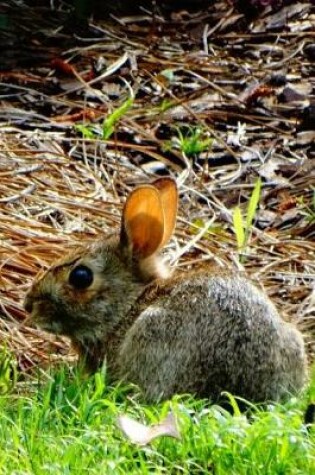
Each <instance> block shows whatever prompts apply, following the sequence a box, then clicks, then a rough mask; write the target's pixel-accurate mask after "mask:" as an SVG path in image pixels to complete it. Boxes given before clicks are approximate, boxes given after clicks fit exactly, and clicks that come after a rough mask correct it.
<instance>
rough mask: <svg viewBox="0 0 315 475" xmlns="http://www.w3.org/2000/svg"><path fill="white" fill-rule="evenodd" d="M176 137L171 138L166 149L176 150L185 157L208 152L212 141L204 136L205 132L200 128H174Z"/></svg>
mask: <svg viewBox="0 0 315 475" xmlns="http://www.w3.org/2000/svg"><path fill="white" fill-rule="evenodd" d="M176 132H177V135H176V136H174V137H173V139H172V140H171V142H170V143H168V145H167V147H166V148H167V149H168V150H169V149H170V148H177V149H179V150H180V151H181V152H182V153H183V154H185V155H186V157H191V156H193V155H197V154H198V153H201V152H205V151H206V150H209V148H211V146H212V142H213V139H212V138H210V137H207V136H206V131H205V130H204V129H202V128H201V127H184V128H181V129H180V128H179V127H177V128H176Z"/></svg>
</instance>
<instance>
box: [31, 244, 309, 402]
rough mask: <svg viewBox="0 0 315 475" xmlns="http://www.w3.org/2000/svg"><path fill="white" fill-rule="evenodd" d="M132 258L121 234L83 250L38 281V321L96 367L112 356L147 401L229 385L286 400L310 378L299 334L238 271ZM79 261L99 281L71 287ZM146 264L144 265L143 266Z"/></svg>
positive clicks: (113, 366)
mask: <svg viewBox="0 0 315 475" xmlns="http://www.w3.org/2000/svg"><path fill="white" fill-rule="evenodd" d="M147 261H148V262H147V264H146V266H144V265H143V261H142V262H139V261H137V260H135V259H134V258H133V257H132V256H131V255H130V253H129V252H127V250H126V248H122V246H121V243H120V242H119V240H118V239H117V240H116V239H110V240H108V241H103V242H99V243H97V244H96V245H94V246H91V247H86V248H85V249H84V250H83V251H82V250H81V251H78V252H77V254H76V255H75V256H70V257H69V258H68V259H65V260H64V261H62V262H61V263H58V264H57V265H55V266H54V267H52V268H51V269H50V270H49V271H48V272H47V273H46V274H44V275H43V276H41V277H40V278H39V279H38V280H37V281H36V282H34V284H33V286H32V288H31V290H30V291H29V293H28V295H27V297H26V304H25V306H26V308H27V309H28V310H29V311H30V312H31V313H32V319H33V321H34V323H37V324H38V325H39V326H41V327H42V328H44V329H46V330H48V331H52V332H55V333H61V334H65V335H67V336H69V337H70V338H71V339H72V341H73V343H74V346H75V347H76V348H77V349H78V351H79V354H80V356H81V358H84V359H85V361H86V364H87V365H88V366H89V367H90V369H92V370H95V369H96V368H97V367H99V366H100V365H101V364H102V361H103V359H104V358H106V360H107V365H108V372H109V374H110V376H111V377H112V378H113V379H114V380H121V379H125V380H127V381H130V382H133V383H136V384H138V385H139V386H140V387H141V389H142V390H143V392H144V394H145V396H146V397H147V399H149V400H158V399H165V398H169V397H170V396H172V395H173V394H175V393H193V394H196V395H198V396H202V397H210V398H211V399H212V400H217V399H218V398H219V396H220V393H221V392H222V391H229V392H231V393H233V394H235V395H238V396H242V397H244V398H246V399H248V400H251V401H267V400H282V399H284V398H286V397H287V396H289V395H290V394H294V393H296V392H297V391H299V390H300V389H301V388H302V387H303V384H304V382H305V379H306V357H305V351H304V343H303V339H302V336H301V334H300V333H299V332H298V331H297V330H296V329H295V328H294V327H293V326H292V325H290V324H288V323H285V322H284V321H283V320H282V319H281V317H280V316H279V314H278V312H277V310H276V309H275V307H274V305H273V304H272V303H271V301H270V300H269V299H268V297H267V296H266V295H265V294H264V293H263V292H261V291H259V290H258V289H257V288H256V287H255V286H254V285H253V284H251V283H250V282H249V281H248V280H246V279H244V278H243V277H241V276H237V275H236V276H234V275H233V276H232V275H228V274H224V275H220V274H215V275H214V274H211V273H210V272H209V271H207V270H205V271H203V272H198V273H195V274H194V273H193V274H190V275H189V276H188V277H183V276H178V277H173V278H172V277H171V278H166V279H164V278H161V276H164V273H165V272H164V268H163V273H162V274H161V272H160V269H161V268H162V267H161V266H160V261H159V258H158V257H157V256H152V258H151V259H149V260H148V259H147ZM78 263H83V264H85V265H87V266H89V267H90V268H91V269H92V270H93V272H94V281H93V284H92V285H91V287H90V288H89V289H86V290H84V291H78V290H76V289H72V288H71V286H70V285H69V283H68V275H69V272H70V271H71V269H72V268H73V267H74V266H76V265H77V264H78ZM143 267H146V269H143Z"/></svg>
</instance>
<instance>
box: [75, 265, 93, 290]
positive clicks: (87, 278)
mask: <svg viewBox="0 0 315 475" xmlns="http://www.w3.org/2000/svg"><path fill="white" fill-rule="evenodd" d="M92 282H93V272H92V271H91V269H89V268H88V267H86V266H83V265H79V266H77V267H75V268H74V269H73V270H72V271H71V272H70V275H69V284H71V285H73V287H75V288H76V289H87V288H88V287H90V285H91V284H92Z"/></svg>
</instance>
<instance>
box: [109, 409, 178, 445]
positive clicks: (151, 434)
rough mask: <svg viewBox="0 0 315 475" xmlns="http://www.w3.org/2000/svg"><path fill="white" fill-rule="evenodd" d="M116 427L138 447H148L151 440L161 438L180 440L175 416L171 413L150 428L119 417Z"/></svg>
mask: <svg viewBox="0 0 315 475" xmlns="http://www.w3.org/2000/svg"><path fill="white" fill-rule="evenodd" d="M118 426H119V428H120V429H121V430H122V432H123V433H124V434H125V436H126V437H127V438H128V439H129V440H130V441H131V442H132V443H134V444H138V445H148V444H150V442H152V440H154V439H156V438H157V437H162V436H167V437H174V438H176V439H180V433H179V431H178V429H177V426H176V420H175V416H174V414H173V413H172V412H170V413H169V414H168V415H167V416H166V418H165V419H163V420H162V421H161V422H159V423H158V424H154V425H152V426H146V425H145V424H142V423H141V422H138V421H136V420H135V419H132V418H131V417H129V416H126V415H121V416H119V417H118Z"/></svg>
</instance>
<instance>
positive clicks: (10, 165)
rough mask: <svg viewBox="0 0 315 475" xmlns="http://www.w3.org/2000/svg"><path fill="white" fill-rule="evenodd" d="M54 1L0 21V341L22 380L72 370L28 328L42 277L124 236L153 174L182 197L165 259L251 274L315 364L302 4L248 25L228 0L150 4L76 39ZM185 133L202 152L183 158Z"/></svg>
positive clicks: (310, 83)
mask: <svg viewBox="0 0 315 475" xmlns="http://www.w3.org/2000/svg"><path fill="white" fill-rule="evenodd" d="M29 3H30V2H29ZM48 4H49V2H46V5H44V6H38V7H34V6H29V5H28V3H27V2H25V6H24V7H21V2H15V1H5V2H1V8H0V25H2V26H3V25H4V26H3V27H2V28H1V30H0V35H1V36H0V38H1V45H2V48H1V67H0V145H1V146H0V252H1V259H0V266H1V267H0V339H1V342H2V345H7V346H8V347H9V348H10V349H11V350H12V351H13V352H14V354H15V355H16V359H17V362H18V367H19V369H20V370H21V371H22V372H30V371H31V370H33V369H34V368H37V367H44V366H46V365H47V364H51V362H57V361H68V360H69V361H73V359H74V356H73V354H72V353H71V351H70V353H69V342H68V341H67V340H66V339H64V338H56V337H55V336H52V335H48V334H46V333H44V332H42V331H40V330H38V329H35V328H31V327H30V326H29V325H28V323H27V321H25V317H26V315H25V312H24V310H23V299H24V296H25V293H26V291H27V289H28V288H29V286H30V285H31V283H32V281H33V280H34V277H35V275H36V274H37V272H38V271H39V270H40V269H43V268H47V267H49V266H50V264H51V263H52V262H53V261H54V260H55V259H56V258H58V257H59V256H61V255H63V254H64V253H65V252H66V250H67V249H69V248H73V247H75V246H76V245H77V243H78V242H80V243H81V242H84V241H85V240H95V239H97V238H98V237H99V236H102V235H103V233H105V234H106V233H107V232H112V231H113V229H117V230H118V229H119V222H120V212H121V209H122V205H123V202H124V199H125V197H126V195H127V193H128V191H129V190H130V189H132V188H133V187H134V186H135V185H136V184H138V183H141V182H147V181H150V180H152V179H154V177H156V176H161V175H171V176H173V177H174V178H176V179H177V181H178V183H179V187H180V193H181V202H180V209H179V219H178V226H177V229H176V234H175V237H174V239H173V240H172V242H171V243H170V245H169V246H168V249H167V253H168V254H169V255H170V257H171V260H172V262H173V263H177V265H178V266H179V267H180V269H181V270H182V271H184V272H189V271H190V269H191V268H194V266H198V265H200V264H203V265H205V264H207V265H209V266H210V267H211V268H212V267H213V266H217V267H219V268H224V269H227V268H228V269H232V270H233V271H235V270H239V271H245V272H246V273H247V275H249V276H250V277H251V278H252V279H253V280H254V281H256V282H257V283H258V285H261V286H263V287H264V288H265V290H266V292H267V293H268V294H269V295H270V296H271V298H272V299H273V300H274V301H275V303H276V304H277V306H278V307H279V309H281V312H282V314H283V316H284V318H286V319H288V320H290V321H293V322H294V323H295V324H297V326H298V327H299V328H301V330H302V331H303V332H304V334H305V339H306V342H307V349H308V352H309V355H310V359H313V357H314V352H315V286H314V282H315V259H314V256H315V244H314V242H315V198H314V196H315V195H314V193H315V191H314V190H315V166H314V164H315V146H314V143H315V132H314V123H315V120H314V117H315V112H314V109H315V101H314V90H315V75H314V49H315V33H314V22H315V12H314V7H313V6H312V4H311V3H310V2H295V3H289V4H285V5H284V6H283V7H282V8H280V7H279V8H278V9H276V10H272V8H271V7H267V8H266V9H265V10H261V11H260V12H258V13H257V15H256V16H254V17H252V18H250V19H249V18H248V17H246V15H245V13H244V12H241V11H240V10H238V9H237V7H236V6H235V5H234V4H233V2H230V1H227V0H222V1H218V2H216V3H214V4H212V5H210V6H209V7H204V8H203V9H202V10H198V9H195V10H194V11H190V10H186V9H183V8H182V9H176V10H173V11H172V10H169V9H168V10H167V11H164V10H161V9H160V8H157V7H156V8H155V9H154V10H152V8H150V7H148V8H146V9H144V10H141V11H140V12H137V13H136V14H133V15H130V14H128V15H124V14H123V12H120V14H119V16H117V15H115V14H114V13H113V14H111V15H109V16H108V17H106V18H105V19H104V18H96V19H93V18H92V19H90V21H89V25H88V27H86V28H84V29H83V30H81V31H79V33H77V32H73V31H71V29H69V12H68V11H67V10H62V8H61V7H60V9H59V10H58V11H57V12H51V11H50V10H49V5H48ZM70 23H71V22H70ZM128 100H129V102H128ZM124 105H125V108H124V110H123V113H122V114H121V116H120V115H119V114H118V117H117V118H116V120H114V126H113V130H112V131H110V132H108V129H106V127H108V118H113V116H114V115H115V111H116V112H117V111H119V108H120V107H121V106H123V107H124ZM106 120H107V122H106ZM105 129H106V130H105ZM194 136H197V138H198V140H197V142H198V144H199V148H197V149H191V148H190V149H189V148H187V143H188V145H190V146H193V145H194V143H192V142H193V140H192V138H193V137H194ZM200 143H201V145H200ZM185 146H186V148H184V147H185ZM183 150H185V153H184V152H183ZM258 177H260V178H261V180H262V183H263V187H262V194H261V198H260V201H259V209H258V210H257V213H256V219H255V223H254V226H253V227H252V229H251V233H250V236H249V242H248V246H247V247H246V248H245V249H243V250H242V251H241V252H240V251H239V249H238V248H237V244H236V238H235V232H234V230H233V209H234V208H235V207H236V206H240V207H241V209H242V213H243V215H244V216H246V210H247V206H248V202H249V199H250V196H251V193H252V190H253V187H254V184H255V182H256V180H257V178H258Z"/></svg>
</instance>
